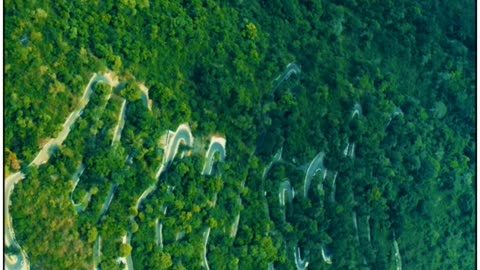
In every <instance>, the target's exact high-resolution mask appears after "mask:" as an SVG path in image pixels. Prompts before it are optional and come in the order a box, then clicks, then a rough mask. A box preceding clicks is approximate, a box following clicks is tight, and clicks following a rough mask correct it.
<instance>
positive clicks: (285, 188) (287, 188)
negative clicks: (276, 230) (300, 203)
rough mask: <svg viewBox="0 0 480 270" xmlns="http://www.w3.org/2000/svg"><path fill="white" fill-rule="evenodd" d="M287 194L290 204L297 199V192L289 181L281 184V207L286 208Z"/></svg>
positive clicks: (279, 195)
mask: <svg viewBox="0 0 480 270" xmlns="http://www.w3.org/2000/svg"><path fill="white" fill-rule="evenodd" d="M285 193H286V195H287V200H288V202H291V201H292V199H293V198H294V197H295V192H294V191H293V190H292V185H291V184H290V181H288V180H285V181H283V182H282V183H280V187H279V190H278V200H279V202H280V205H282V206H285Z"/></svg>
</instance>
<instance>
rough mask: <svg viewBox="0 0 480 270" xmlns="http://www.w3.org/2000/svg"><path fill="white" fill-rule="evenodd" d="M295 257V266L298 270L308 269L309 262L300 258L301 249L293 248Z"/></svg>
mask: <svg viewBox="0 0 480 270" xmlns="http://www.w3.org/2000/svg"><path fill="white" fill-rule="evenodd" d="M293 256H294V257H295V266H296V267H297V270H305V269H307V267H308V261H307V260H306V259H302V257H301V256H300V248H299V247H298V246H297V248H293Z"/></svg>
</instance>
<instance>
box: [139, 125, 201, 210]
mask: <svg viewBox="0 0 480 270" xmlns="http://www.w3.org/2000/svg"><path fill="white" fill-rule="evenodd" d="M182 142H183V143H184V144H185V145H187V146H189V147H192V146H193V135H192V132H191V131H190V127H189V126H188V125H187V124H181V125H180V126H178V128H177V130H176V131H175V132H170V131H169V132H168V135H167V146H166V148H165V153H164V155H163V160H162V164H161V165H160V168H159V169H158V171H157V174H156V179H157V181H158V179H159V177H160V175H161V174H162V172H164V171H165V169H166V168H167V167H168V165H170V163H171V162H172V161H173V159H174V158H175V156H176V155H177V152H178V148H179V146H180V143H182ZM156 184H157V183H154V184H153V185H151V186H150V187H148V188H147V189H146V190H145V191H144V192H143V193H142V195H141V196H140V198H138V200H137V202H136V204H135V208H136V209H138V206H139V205H140V203H141V202H142V201H143V200H144V199H145V198H146V197H147V196H148V195H149V194H150V193H151V192H152V191H153V190H155V187H156Z"/></svg>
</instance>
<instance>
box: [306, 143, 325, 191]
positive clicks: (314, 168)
mask: <svg viewBox="0 0 480 270" xmlns="http://www.w3.org/2000/svg"><path fill="white" fill-rule="evenodd" d="M324 156H325V153H324V152H320V153H318V154H317V156H315V158H314V159H313V160H312V162H310V165H309V166H308V169H307V173H306V174H305V181H304V185H303V195H304V196H305V198H307V195H308V190H309V189H310V184H311V181H312V178H313V176H315V175H316V174H317V172H318V170H322V171H323V170H325V167H324V166H323V157H324Z"/></svg>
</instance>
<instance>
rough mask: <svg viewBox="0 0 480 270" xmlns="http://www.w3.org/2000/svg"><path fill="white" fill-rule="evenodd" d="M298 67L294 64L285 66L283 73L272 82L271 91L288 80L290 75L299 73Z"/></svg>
mask: <svg viewBox="0 0 480 270" xmlns="http://www.w3.org/2000/svg"><path fill="white" fill-rule="evenodd" d="M300 72H301V70H300V67H298V66H297V64H295V63H290V64H288V65H287V68H286V69H285V71H284V72H283V73H282V74H280V75H279V76H278V77H277V78H275V80H273V83H274V87H273V90H274V91H275V89H277V88H278V87H279V86H280V85H281V84H282V83H283V82H284V81H286V80H288V79H289V78H290V76H292V74H298V73H300Z"/></svg>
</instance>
